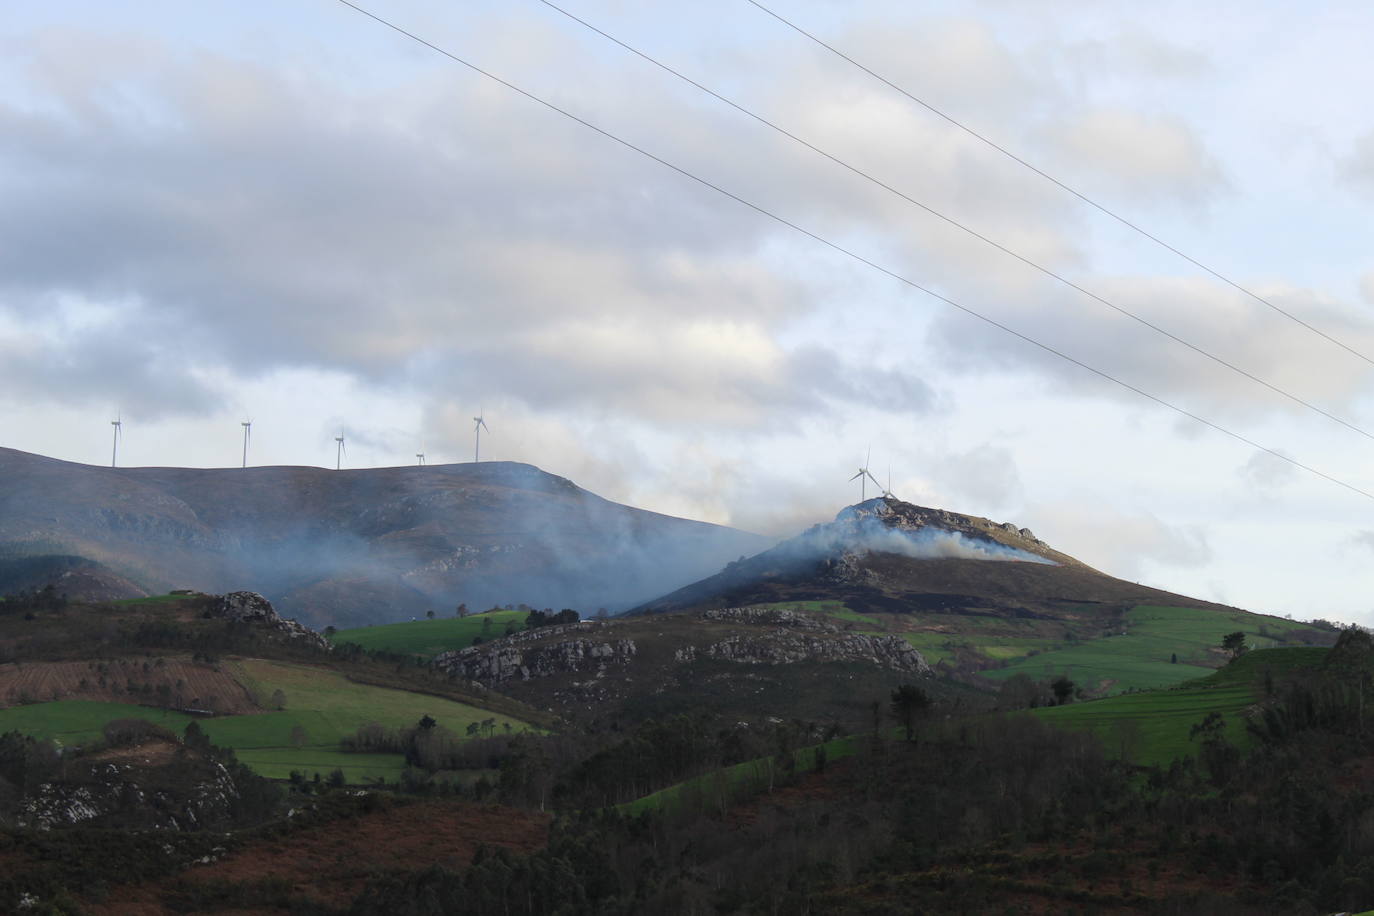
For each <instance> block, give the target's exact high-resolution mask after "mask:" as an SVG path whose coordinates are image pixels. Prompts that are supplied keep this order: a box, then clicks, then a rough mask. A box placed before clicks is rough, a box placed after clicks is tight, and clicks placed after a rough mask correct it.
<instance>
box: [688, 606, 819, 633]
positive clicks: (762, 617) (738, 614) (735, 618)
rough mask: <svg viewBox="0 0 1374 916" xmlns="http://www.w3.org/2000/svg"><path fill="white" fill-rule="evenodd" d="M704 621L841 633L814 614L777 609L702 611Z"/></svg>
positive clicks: (748, 608)
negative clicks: (726, 621) (723, 621)
mask: <svg viewBox="0 0 1374 916" xmlns="http://www.w3.org/2000/svg"><path fill="white" fill-rule="evenodd" d="M701 617H702V619H703V620H728V621H731V622H732V623H744V624H750V625H753V626H765V627H791V628H796V629H801V630H823V631H827V632H831V633H837V632H839V629H840V628H839V627H837V626H835V625H834V624H833V623H830V622H829V621H826V620H822V619H821V618H819V617H817V616H815V615H814V614H802V613H798V612H797V611H789V610H786V609H785V608H775V607H727V608H712V609H711V610H707V611H702V612H701Z"/></svg>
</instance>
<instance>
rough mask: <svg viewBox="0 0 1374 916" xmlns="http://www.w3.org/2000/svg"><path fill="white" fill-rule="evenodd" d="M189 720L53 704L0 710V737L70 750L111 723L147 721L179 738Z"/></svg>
mask: <svg viewBox="0 0 1374 916" xmlns="http://www.w3.org/2000/svg"><path fill="white" fill-rule="evenodd" d="M193 718H194V717H192V716H188V715H184V714H182V713H179V712H172V711H170V710H166V709H153V708H150V707H147V706H135V705H133V704H132V703H99V702H96V701H94V700H57V701H55V702H52V703H35V704H32V705H29V706H13V707H11V708H9V709H0V733H3V732H22V733H23V734H26V735H33V736H34V737H36V738H51V739H54V740H57V741H60V742H61V743H62V744H64V745H68V746H71V745H76V744H89V743H90V742H92V741H95V740H96V739H98V738H99V737H100V730H101V729H102V728H103V727H104V726H105V723H106V722H110V721H113V720H114V719H147V720H148V721H149V722H153V723H155V724H157V725H161V726H162V727H163V728H165V729H167V730H169V731H172V732H175V733H176V734H178V735H179V734H181V732H182V731H183V730H184V729H185V728H186V725H187V723H188V722H190V721H192V719H193Z"/></svg>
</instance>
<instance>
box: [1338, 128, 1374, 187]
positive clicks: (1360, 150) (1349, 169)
mask: <svg viewBox="0 0 1374 916" xmlns="http://www.w3.org/2000/svg"><path fill="white" fill-rule="evenodd" d="M1337 170H1338V173H1339V174H1340V176H1341V177H1342V178H1343V179H1345V181H1346V182H1348V183H1349V184H1350V185H1352V186H1353V187H1356V188H1358V189H1360V190H1361V191H1364V192H1366V193H1374V132H1371V133H1367V134H1365V135H1364V136H1363V137H1361V138H1360V139H1359V140H1357V141H1355V147H1354V149H1352V150H1351V151H1350V153H1349V155H1347V156H1345V157H1344V158H1343V159H1341V160H1340V161H1339V162H1338V163H1337Z"/></svg>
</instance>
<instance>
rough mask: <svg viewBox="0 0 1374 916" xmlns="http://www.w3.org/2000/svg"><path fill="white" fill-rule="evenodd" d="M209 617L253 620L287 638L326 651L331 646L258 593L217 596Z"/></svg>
mask: <svg viewBox="0 0 1374 916" xmlns="http://www.w3.org/2000/svg"><path fill="white" fill-rule="evenodd" d="M205 616H206V617H210V618H215V619H219V620H236V621H240V622H242V623H251V624H254V625H256V626H262V627H266V628H268V629H270V630H272V631H273V632H274V633H276V634H278V635H280V636H283V637H285V638H286V639H290V640H300V641H303V642H305V643H308V644H309V645H313V646H315V647H317V648H320V649H324V650H326V651H328V650H329V649H330V648H331V646H330V644H329V640H327V639H325V638H324V637H323V636H321V635H320V634H319V633H316V632H315V631H314V630H312V629H310V628H309V627H307V626H305V625H304V624H302V623H298V622H297V621H295V620H288V619H286V618H284V617H282V616H281V615H280V614H278V613H277V611H276V608H274V607H272V602H270V601H268V600H267V599H266V598H264V597H263V596H262V595H259V594H258V593H257V592H230V593H229V594H227V595H220V596H218V597H213V598H211V599H210V600H209V607H208V609H207V610H206V612H205Z"/></svg>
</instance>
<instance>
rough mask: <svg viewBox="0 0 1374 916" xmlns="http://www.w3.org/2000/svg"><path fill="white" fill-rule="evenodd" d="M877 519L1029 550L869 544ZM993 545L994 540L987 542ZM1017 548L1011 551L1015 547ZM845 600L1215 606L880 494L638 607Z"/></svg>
mask: <svg viewBox="0 0 1374 916" xmlns="http://www.w3.org/2000/svg"><path fill="white" fill-rule="evenodd" d="M873 525H881V527H882V529H886V530H897V531H903V532H907V533H910V534H913V535H916V536H918V537H919V536H921V535H923V534H924V535H930V534H935V535H940V536H943V534H944V533H946V532H947V533H951V534H955V535H958V536H959V537H958V539H957V541H956V546H957V545H964V544H972V545H973V546H974V547H979V548H981V547H983V546H985V545H988V544H993V545H999V546H1000V547H1001V548H1006V549H1008V551H1020V552H1024V554H1028V555H1030V559H1039V560H1042V561H1046V560H1047V561H1050V562H1026V561H1018V560H1005V559H1003V560H988V559H963V558H959V557H957V556H931V557H923V556H904V555H899V554H896V553H891V552H884V551H870V550H869V549H868V548H867V546H866V545H867V544H873V543H877V542H876V541H874V540H873V539H871V538H866V537H865V536H864V534H863V533H864V532H870V533H871V531H872V528H873ZM989 549H991V548H989ZM1013 555H1014V554H1013ZM827 600H832V601H843V602H844V603H846V604H847V605H848V606H849V607H850V608H851V609H853V610H858V611H867V612H887V613H937V614H939V613H953V614H976V615H991V616H999V617H1046V618H1058V617H1060V616H1061V615H1064V614H1072V615H1073V616H1076V617H1077V616H1081V615H1082V614H1083V613H1084V612H1091V611H1092V610H1093V609H1094V608H1098V609H1100V610H1101V611H1102V612H1103V613H1104V614H1107V615H1110V614H1114V613H1117V612H1120V611H1124V610H1126V609H1128V608H1130V607H1133V606H1135V605H1138V604H1158V605H1175V606H1188V607H1218V608H1220V607H1221V605H1214V604H1212V603H1210V602H1206V601H1198V600H1196V599H1193V598H1188V597H1186V596H1183V595H1176V594H1173V593H1170V592H1164V591H1160V590H1158V589H1153V588H1149V587H1147V586H1142V585H1138V584H1136V583H1133V582H1126V581H1124V580H1121V579H1116V578H1113V577H1111V576H1108V575H1105V574H1103V573H1100V572H1098V571H1097V570H1095V569H1092V568H1091V567H1089V566H1087V565H1086V564H1084V563H1082V562H1080V561H1078V560H1076V559H1074V558H1073V557H1071V556H1069V555H1067V554H1064V553H1062V552H1060V551H1057V550H1055V549H1053V548H1052V547H1050V546H1049V545H1048V544H1045V543H1044V542H1043V541H1040V540H1039V539H1038V538H1036V537H1035V536H1034V534H1032V533H1031V532H1029V531H1027V530H1026V529H1018V528H1016V527H1014V526H1012V525H1009V524H998V523H995V522H992V521H989V520H988V519H984V518H977V517H974V516H967V515H961V514H959V513H955V512H948V511H945V510H942V509H929V508H926V507H923V506H915V505H912V504H910V503H904V502H901V501H899V500H895V499H875V500H869V501H868V502H865V503H860V504H858V505H856V506H850V507H848V508H846V509H845V510H843V511H841V512H840V514H839V515H838V516H837V517H836V520H835V521H834V522H829V523H826V524H824V525H817V526H815V527H814V528H812V529H810V530H808V531H807V532H804V533H803V534H801V535H798V536H797V537H795V538H791V539H789V540H787V541H783V542H782V543H780V544H778V545H777V546H775V547H773V548H771V549H769V550H766V551H764V552H762V553H760V554H758V555H756V556H753V557H750V558H748V559H745V560H741V561H739V562H737V563H731V564H730V565H729V566H728V567H727V568H726V569H725V570H723V571H722V572H720V573H717V574H716V575H714V576H710V577H708V578H706V579H703V580H701V581H700V582H696V583H693V584H692V585H689V586H686V587H684V588H681V589H678V590H677V591H674V592H671V593H669V594H667V595H664V596H663V597H661V598H658V599H655V600H654V601H650V602H648V603H646V604H644V605H642V606H640V607H639V608H636V609H635V610H634V611H632V613H657V612H663V611H681V610H693V609H699V608H706V607H735V606H740V605H749V604H767V603H775V602H795V601H827Z"/></svg>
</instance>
